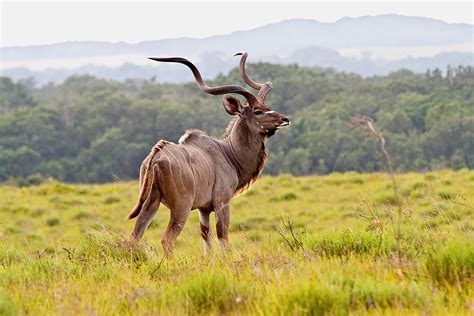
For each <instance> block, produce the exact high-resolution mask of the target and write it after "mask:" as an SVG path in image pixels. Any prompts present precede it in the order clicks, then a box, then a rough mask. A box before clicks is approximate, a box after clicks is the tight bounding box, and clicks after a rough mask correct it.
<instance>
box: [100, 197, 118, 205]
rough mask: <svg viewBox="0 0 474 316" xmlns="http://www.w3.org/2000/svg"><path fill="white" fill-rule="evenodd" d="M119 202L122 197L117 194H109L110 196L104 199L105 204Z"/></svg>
mask: <svg viewBox="0 0 474 316" xmlns="http://www.w3.org/2000/svg"><path fill="white" fill-rule="evenodd" d="M117 202H120V199H119V198H118V197H116V196H109V197H108V198H106V199H105V200H104V203H105V204H113V203H117Z"/></svg>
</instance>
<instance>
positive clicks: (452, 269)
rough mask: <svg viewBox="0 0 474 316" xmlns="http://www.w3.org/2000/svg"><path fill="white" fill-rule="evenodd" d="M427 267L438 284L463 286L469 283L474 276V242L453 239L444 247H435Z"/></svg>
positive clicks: (427, 260) (430, 253)
mask: <svg viewBox="0 0 474 316" xmlns="http://www.w3.org/2000/svg"><path fill="white" fill-rule="evenodd" d="M425 268H426V270H427V272H428V274H429V276H430V277H431V279H432V280H433V281H435V283H437V284H438V285H442V286H448V285H456V286H458V287H459V288H461V287H463V286H464V285H467V284H469V283H470V282H472V280H473V278H474V242H473V241H472V240H471V241H469V240H466V241H453V242H451V243H449V244H448V245H447V246H445V247H444V248H441V249H439V248H433V249H432V250H431V251H430V252H429V253H428V256H427V259H426V263H425Z"/></svg>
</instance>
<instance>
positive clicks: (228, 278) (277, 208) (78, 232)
mask: <svg viewBox="0 0 474 316" xmlns="http://www.w3.org/2000/svg"><path fill="white" fill-rule="evenodd" d="M473 178H474V172H473V171H468V170H461V171H458V172H454V171H448V170H446V171H439V172H434V173H430V174H426V175H424V174H417V173H408V174H402V175H397V181H398V184H399V188H400V193H401V200H402V201H401V202H402V205H403V212H402V222H401V224H400V234H399V235H398V234H397V218H398V216H397V206H396V199H395V197H394V196H393V194H392V191H391V187H390V183H391V182H390V178H389V176H388V175H386V174H356V173H347V174H332V175H329V176H314V177H300V178H296V177H292V176H289V175H282V176H279V177H273V178H272V177H263V178H262V179H259V180H258V181H257V183H256V184H255V185H254V187H253V188H252V189H251V190H250V191H248V192H247V193H245V194H243V195H241V196H239V197H237V198H235V199H234V200H233V201H232V208H231V225H230V250H229V251H228V252H227V253H226V254H221V252H220V251H219V248H218V245H217V242H216V241H214V251H213V252H211V253H210V254H208V255H204V253H203V246H202V242H201V240H200V235H199V224H198V216H197V213H196V212H192V213H191V215H190V217H189V220H188V223H187V224H186V226H185V228H184V230H183V233H182V234H181V235H180V236H179V238H178V242H177V245H176V249H175V253H174V255H173V257H172V258H171V259H163V251H162V249H161V243H160V239H161V236H162V234H163V232H164V230H165V228H166V225H167V222H168V215H169V213H168V211H167V210H166V209H165V208H161V209H160V210H159V211H158V213H157V215H156V218H155V220H154V221H153V223H152V225H150V228H149V229H148V231H147V233H146V234H145V240H144V241H143V242H140V243H133V242H129V241H128V240H127V237H128V234H129V232H130V231H131V229H132V227H133V224H134V222H133V221H127V220H126V219H125V217H126V216H127V214H128V212H129V211H130V209H131V207H132V206H133V205H134V203H135V201H136V198H137V194H138V192H137V191H138V189H137V183H136V182H126V183H111V184H105V185H69V184H62V183H57V182H47V183H42V184H39V185H37V186H29V187H15V186H10V185H11V184H12V182H11V183H10V185H3V186H0V200H1V204H0V315H17V314H19V315H23V314H32V315H51V314H53V315H63V314H66V315H73V314H98V315H110V314H117V315H140V314H142V315H155V314H165V315H171V314H177V315H186V314H191V315H197V314H203V315H221V314H233V315H247V314H252V315H255V314H257V315H259V314H261V315H323V314H328V315H347V314H398V315H406V314H428V315H446V314H460V315H463V314H465V315H468V314H470V313H472V312H473V309H474V301H473V299H472V297H473V296H474V286H473V283H474V225H473V222H474V218H473V217H474V194H473V192H474V181H472V179H473ZM214 235H215V234H214ZM399 252H400V257H399V256H398V253H399Z"/></svg>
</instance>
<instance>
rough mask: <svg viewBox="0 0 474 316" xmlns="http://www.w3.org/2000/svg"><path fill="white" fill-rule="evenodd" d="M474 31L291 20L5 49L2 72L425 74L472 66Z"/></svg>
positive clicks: (425, 23)
mask: <svg viewBox="0 0 474 316" xmlns="http://www.w3.org/2000/svg"><path fill="white" fill-rule="evenodd" d="M473 36H474V26H473V25H470V24H449V23H445V22H442V21H439V20H434V19H430V18H422V17H407V16H400V15H378V16H363V17H357V18H347V17H346V18H343V19H340V20H338V21H337V22H334V23H321V22H318V21H316V20H306V19H293V20H285V21H281V22H278V23H273V24H268V25H264V26H262V27H259V28H256V29H252V30H248V31H238V32H234V33H231V34H225V35H216V36H211V37H208V38H203V39H193V38H176V39H163V40H156V41H146V42H140V43H136V44H130V43H124V42H118V43H107V42H64V43H57V44H51V45H37V46H24V47H2V48H0V55H1V61H2V65H1V73H2V75H7V76H10V77H13V78H14V79H21V78H26V77H34V78H35V80H36V82H37V83H39V84H44V83H46V82H49V81H53V82H61V81H62V80H64V79H65V78H66V77H68V76H69V75H72V74H92V75H96V76H98V77H103V78H107V79H116V80H124V79H126V78H150V77H153V76H155V77H156V79H157V80H158V81H163V82H182V81H186V80H190V79H191V76H190V73H189V71H187V70H186V69H183V67H177V66H176V65H160V66H158V64H157V63H156V62H152V61H148V60H147V59H146V57H147V56H177V55H179V56H185V57H187V58H190V59H192V60H193V61H195V62H196V63H197V64H198V65H199V67H200V68H201V69H202V72H203V74H204V76H205V77H206V78H212V77H215V76H216V75H217V74H219V73H220V72H227V71H229V70H230V69H232V68H233V67H235V66H236V65H237V60H236V58H232V55H233V54H234V53H236V52H240V51H247V52H249V55H250V56H249V62H258V61H264V62H272V63H283V64H288V63H296V64H299V65H301V66H309V67H313V66H320V67H332V68H334V69H337V70H341V71H350V72H355V73H358V74H361V75H364V76H368V75H374V74H385V73H388V72H390V71H393V70H397V69H400V68H406V69H410V70H413V71H416V72H424V71H426V70H427V69H428V68H431V69H433V68H441V69H445V68H446V67H447V66H448V65H450V66H453V67H455V66H457V65H474V51H473V45H474V39H473Z"/></svg>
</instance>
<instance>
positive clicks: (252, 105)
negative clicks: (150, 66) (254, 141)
mask: <svg viewBox="0 0 474 316" xmlns="http://www.w3.org/2000/svg"><path fill="white" fill-rule="evenodd" d="M235 56H242V57H241V59H240V67H239V71H240V75H241V76H242V79H243V80H244V81H245V83H246V84H248V85H249V86H250V87H252V88H254V89H255V90H257V91H258V93H257V96H256V97H255V96H254V95H253V94H252V93H250V92H249V91H247V89H245V88H243V87H241V86H236V85H227V86H217V87H209V86H208V85H207V84H206V83H205V82H204V81H203V79H202V77H201V74H200V73H199V70H198V69H197V68H196V66H194V64H192V63H191V62H190V61H189V60H187V59H185V58H181V57H166V58H155V57H150V59H152V60H156V61H161V62H174V63H181V64H184V65H186V66H188V67H189V68H190V69H191V71H192V72H193V75H194V78H195V79H196V83H197V85H198V87H199V89H201V90H202V91H204V92H206V93H209V94H212V95H222V94H225V95H224V97H223V99H222V101H223V104H224V109H225V110H226V112H227V113H229V114H230V115H238V116H239V117H240V118H241V119H242V120H243V121H245V122H246V123H247V126H248V127H249V128H250V130H251V131H252V132H254V133H258V134H261V135H264V136H267V137H270V136H272V135H273V134H275V132H276V131H277V130H278V129H279V128H282V127H286V126H288V125H290V120H289V119H288V118H287V117H286V116H284V115H282V114H280V113H278V112H275V111H272V110H271V109H270V107H269V106H268V104H267V103H266V102H265V99H266V97H267V94H268V92H270V90H271V89H272V83H271V82H265V83H263V84H262V83H257V82H255V81H253V80H252V79H250V78H249V77H248V75H247V73H246V71H245V61H246V60H247V53H238V54H235ZM230 93H234V94H239V95H241V96H243V97H244V98H245V99H246V102H245V103H243V104H242V103H241V102H240V99H239V98H237V97H236V96H233V95H230Z"/></svg>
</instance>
